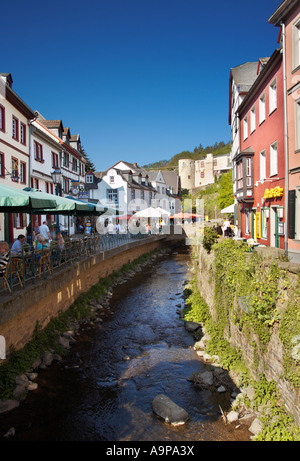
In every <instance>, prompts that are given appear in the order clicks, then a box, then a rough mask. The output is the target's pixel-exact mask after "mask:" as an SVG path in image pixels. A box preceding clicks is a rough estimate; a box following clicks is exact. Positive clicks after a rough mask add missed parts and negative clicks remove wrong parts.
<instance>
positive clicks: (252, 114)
mask: <svg viewBox="0 0 300 461" xmlns="http://www.w3.org/2000/svg"><path fill="white" fill-rule="evenodd" d="M255 128H256V118H255V106H253V107H252V109H251V111H250V130H251V133H253V131H254V130H255Z"/></svg>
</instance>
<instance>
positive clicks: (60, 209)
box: [24, 187, 89, 215]
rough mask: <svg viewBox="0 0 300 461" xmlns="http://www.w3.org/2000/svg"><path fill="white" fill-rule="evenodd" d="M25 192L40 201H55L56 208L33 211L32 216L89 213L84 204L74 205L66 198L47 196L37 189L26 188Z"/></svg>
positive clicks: (74, 203) (72, 201)
mask: <svg viewBox="0 0 300 461" xmlns="http://www.w3.org/2000/svg"><path fill="white" fill-rule="evenodd" d="M24 190H25V191H29V192H30V193H31V194H33V195H34V196H35V197H37V198H40V199H45V198H47V197H48V198H50V199H52V200H55V202H56V206H55V209H52V208H49V209H47V208H45V209H44V210H41V209H34V210H33V214H60V215H75V214H76V211H86V212H88V211H89V207H88V206H87V204H85V203H76V202H74V200H70V199H68V198H66V197H61V196H60V195H53V194H48V193H46V192H42V191H40V190H38V189H31V188H30V187H26V188H25V189H24Z"/></svg>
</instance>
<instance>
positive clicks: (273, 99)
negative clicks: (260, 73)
mask: <svg viewBox="0 0 300 461" xmlns="http://www.w3.org/2000/svg"><path fill="white" fill-rule="evenodd" d="M275 109H277V79H276V78H274V80H273V81H272V82H271V84H270V86H269V113H270V114H271V113H272V112H273V111H274V110H275Z"/></svg>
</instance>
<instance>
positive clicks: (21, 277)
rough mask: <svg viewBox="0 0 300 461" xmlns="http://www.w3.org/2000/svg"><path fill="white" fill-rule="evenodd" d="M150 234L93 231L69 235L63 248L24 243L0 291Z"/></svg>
mask: <svg viewBox="0 0 300 461" xmlns="http://www.w3.org/2000/svg"><path fill="white" fill-rule="evenodd" d="M147 237H149V236H148V235H144V234H137V235H133V234H130V233H127V234H106V235H100V234H93V235H91V236H88V237H87V236H85V237H81V238H80V237H79V238H78V237H77V236H74V237H73V238H69V239H68V238H66V239H65V243H64V246H63V248H60V247H59V245H58V244H57V243H56V242H55V241H53V242H51V243H50V245H49V246H48V247H46V246H45V247H42V248H41V249H37V248H35V247H30V246H29V245H24V247H23V251H22V253H21V254H20V255H13V254H11V255H10V259H9V261H8V264H7V266H6V270H5V272H4V273H2V274H0V293H5V292H9V293H11V294H12V293H13V292H15V291H16V289H20V288H25V287H26V286H28V285H29V284H32V283H35V282H36V281H38V280H42V279H47V278H48V277H51V275H52V274H53V273H55V272H56V271H59V270H60V269H62V268H64V267H67V266H70V264H74V263H76V262H79V261H81V260H83V259H85V258H87V257H90V256H92V255H95V254H97V253H99V252H101V251H107V250H110V249H113V248H116V247H120V246H122V245H125V244H127V243H130V242H133V241H135V240H141V239H145V238H147Z"/></svg>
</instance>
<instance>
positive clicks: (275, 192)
mask: <svg viewBox="0 0 300 461" xmlns="http://www.w3.org/2000/svg"><path fill="white" fill-rule="evenodd" d="M282 196H283V188H282V187H279V186H277V187H274V189H266V190H265V195H264V199H268V198H276V197H282Z"/></svg>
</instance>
